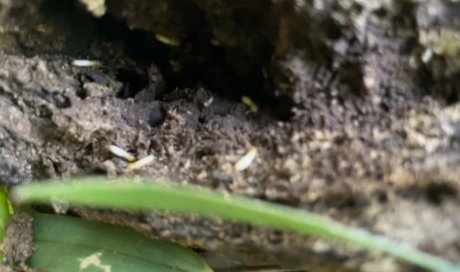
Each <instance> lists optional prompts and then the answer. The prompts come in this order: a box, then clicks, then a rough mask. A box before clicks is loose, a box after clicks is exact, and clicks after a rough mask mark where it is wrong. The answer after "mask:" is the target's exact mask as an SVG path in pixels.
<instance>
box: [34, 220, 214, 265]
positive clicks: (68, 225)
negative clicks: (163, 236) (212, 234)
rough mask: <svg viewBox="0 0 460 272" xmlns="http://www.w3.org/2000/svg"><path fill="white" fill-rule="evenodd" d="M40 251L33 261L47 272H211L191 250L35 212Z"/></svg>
mask: <svg viewBox="0 0 460 272" xmlns="http://www.w3.org/2000/svg"><path fill="white" fill-rule="evenodd" d="M33 217H34V220H33V233H34V241H35V243H36V245H37V250H36V251H35V253H34V254H33V255H32V257H31V258H30V259H29V265H30V266H31V267H32V268H35V269H41V270H45V271H66V272H67V271H102V272H109V271H110V272H117V271H120V272H122V271H136V272H138V271H139V272H142V271H159V272H172V271H175V272H180V271H182V272H195V271H196V272H198V271H199V272H210V271H212V270H211V269H210V268H209V266H208V265H207V264H206V263H205V262H204V260H203V259H202V258H201V257H200V256H198V255H197V254H196V253H195V252H193V251H192V250H190V249H187V248H184V247H181V246H179V245H176V244H174V243H171V242H167V241H160V240H155V239H149V238H147V237H145V236H143V235H141V234H139V233H137V232H135V231H133V230H131V229H129V228H125V227H120V226H114V225H110V224H106V223H100V222H91V221H86V220H82V219H79V218H74V217H69V216H58V215H44V214H35V215H34V216H33Z"/></svg>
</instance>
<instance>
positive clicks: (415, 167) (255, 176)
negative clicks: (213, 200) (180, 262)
mask: <svg viewBox="0 0 460 272" xmlns="http://www.w3.org/2000/svg"><path fill="white" fill-rule="evenodd" d="M106 2H107V8H108V9H107V10H108V11H107V12H108V14H107V15H106V16H105V17H103V18H101V19H95V18H93V17H92V16H91V15H90V14H89V13H85V12H84V10H83V9H82V8H79V7H78V6H77V5H76V4H75V3H74V2H72V1H53V0H41V1H14V3H9V1H6V2H5V4H3V7H4V9H6V10H7V12H6V13H5V14H6V15H4V16H6V17H5V18H4V22H6V23H5V24H4V25H3V26H2V28H1V31H0V48H1V49H2V53H0V180H1V181H2V182H3V183H6V184H9V185H14V184H20V183H24V182H35V181H37V180H40V179H49V178H60V177H73V176H79V175H87V174H106V175H108V176H112V177H113V176H119V175H141V176H147V177H152V178H162V179H164V178H166V179H168V180H171V182H177V183H181V184H195V185H200V186H203V187H207V188H211V189H215V190H222V191H228V192H232V193H236V194H241V195H246V196H250V197H254V198H259V199H264V200H268V201H272V202H276V203H281V204H285V205H289V206H293V207H298V208H300V209H305V210H308V211H313V212H316V213H319V214H323V215H328V216H330V217H332V218H334V219H336V220H338V221H340V222H342V223H344V224H347V225H353V226H358V227H361V228H365V229H368V230H370V231H372V232H374V233H379V234H383V235H385V236H388V237H391V238H394V239H396V240H400V241H404V242H406V243H409V244H412V245H415V246H418V247H419V248H421V249H423V250H426V251H428V252H432V253H434V254H439V255H442V256H444V257H445V258H448V259H451V260H458V259H459V258H460V232H459V231H458V230H459V229H460V205H459V202H460V196H459V194H458V192H459V190H460V181H459V178H458V177H459V174H460V144H459V143H460V141H459V140H460V103H459V102H458V90H457V89H456V88H455V84H454V83H455V76H454V75H455V68H452V67H455V66H453V64H452V65H450V66H449V67H450V70H449V72H448V73H447V72H446V73H443V72H442V71H444V70H443V66H440V65H441V64H443V63H444V64H445V63H447V62H449V61H450V62H453V60H452V59H446V58H444V56H443V55H442V54H441V53H439V52H438V53H436V52H435V55H434V56H433V57H432V59H431V60H430V59H428V60H427V58H426V56H425V54H429V52H428V51H427V50H428V49H429V48H427V47H426V44H423V43H422V42H420V41H419V35H420V33H421V32H420V29H419V28H420V27H422V26H423V27H425V28H428V29H430V28H429V26H426V25H425V21H424V20H422V19H423V18H424V17H423V16H424V15H423V8H424V6H423V5H425V4H426V3H417V2H415V1H359V0H355V1H314V4H311V5H310V4H308V5H307V4H304V5H302V4H301V3H302V1H297V2H298V3H297V4H296V5H294V4H293V3H291V2H289V1H273V3H272V2H271V1H268V0H267V1H262V0H261V1H257V3H255V2H256V1H254V4H251V5H249V4H248V5H245V4H244V3H246V2H247V1H233V2H232V3H227V1H211V0H209V1H203V2H201V3H206V5H205V4H202V5H198V4H194V2H199V1H183V2H184V3H186V4H185V5H190V7H187V9H186V10H188V9H192V10H193V12H184V11H183V8H185V7H184V6H182V4H181V3H182V1H150V3H153V4H149V3H148V2H149V1H140V0H138V1H115V0H114V1H106ZM275 2H276V3H275ZM428 2H429V1H428ZM432 2H439V3H438V4H439V5H441V4H442V3H443V2H442V1H432ZM0 3H1V2H0ZM8 3H9V4H8ZM57 3H59V4H57ZM162 3H163V5H164V3H170V4H171V5H172V7H174V8H169V9H163V11H167V12H168V16H166V15H165V14H162V13H161V9H158V7H156V8H154V7H155V5H161V4H162ZM217 3H218V4H219V5H217ZM440 3H441V4H440ZM213 4H216V5H213ZM213 7H215V9H213ZM260 7H270V9H267V10H270V13H269V14H266V13H264V12H261V11H260V10H262V9H259V8H260ZM137 8H139V9H140V10H142V12H143V13H142V12H140V11H139V10H138V9H137ZM123 9H124V13H122V12H121V10H123ZM149 10H156V11H158V14H157V13H152V14H154V15H152V14H151V13H149ZM255 10H259V12H254V11H255ZM223 11H225V12H223ZM219 12H221V13H219ZM267 12H268V11H267ZM146 14H149V15H151V18H150V17H146V16H147V15H146ZM197 14H198V15H199V16H201V17H198V18H197V17H196V16H198V15H197ZM0 15H1V14H0ZM219 16H220V17H219ZM417 16H418V17H417ZM420 16H422V17H420ZM426 16H428V15H426ZM157 17H159V18H162V21H158V22H156V23H152V21H151V20H153V19H155V18H157ZM235 17H236V18H239V21H241V24H242V26H243V27H241V26H238V24H236V23H235V22H239V21H238V20H233V19H234V18H235ZM10 18H12V19H11V20H10ZM26 18H27V19H26ZM203 18H206V20H204V21H203ZM216 18H221V19H222V22H227V21H228V20H231V21H232V22H233V23H232V24H230V23H228V24H225V23H222V24H217V20H216ZM248 18H254V20H253V21H248V20H247V19H248ZM267 18H268V19H267ZM120 20H125V21H126V22H127V25H124V23H123V21H120ZM422 22H423V24H422ZM81 24H84V25H85V26H86V27H82V26H81ZM203 24H205V25H206V24H209V25H207V26H208V28H202V27H203ZM247 25H250V27H249V26H247ZM36 26H39V27H36ZM159 26H161V27H159ZM185 26H186V27H185ZM198 26H199V27H200V29H206V31H204V32H205V33H202V32H200V33H199V34H197V35H198V36H193V33H195V31H196V27H198ZM269 26H270V27H269ZM157 28H158V29H157ZM261 28H263V29H264V30H265V31H266V32H268V33H264V32H256V31H258V30H260V29H261ZM159 29H160V30H159ZM305 29H311V32H308V33H307V34H305ZM449 29H450V30H451V31H454V30H455V28H453V27H452V26H449ZM452 29H453V30H452ZM232 31H234V32H233V33H232ZM117 32H119V33H117ZM114 33H117V34H114ZM254 33H257V34H254ZM232 34H234V35H233V36H232ZM155 35H156V38H155ZM192 36H193V37H192ZM209 36H212V37H214V38H215V40H214V41H209V40H207V42H206V43H204V42H203V40H204V38H203V37H205V38H206V39H207V38H209ZM165 37H167V42H166V43H167V44H166V45H165V44H162V43H161V41H160V40H163V42H164V41H165V40H164V38H165ZM231 37H234V39H236V40H237V41H235V40H233V39H231ZM244 41H247V43H245V42H244ZM262 41H263V42H262ZM177 43H179V45H178V44H177ZM213 43H214V44H217V45H213ZM243 45H244V46H243ZM201 46H203V47H204V48H210V51H207V50H202V51H200V50H198V49H199V48H201ZM215 46H217V47H218V49H216V48H214V47H215ZM141 48H145V50H147V51H142V50H140V49H141ZM149 50H150V51H149ZM260 51H263V52H260ZM139 52H140V53H139ZM207 52H210V53H209V55H206V54H207ZM222 52H225V53H224V54H222ZM249 52H255V53H253V54H250V53H249ZM267 52H268V53H269V54H268V56H269V57H268V58H267V57H266V55H267ZM426 52H428V53H426ZM432 53H433V52H432ZM161 54H163V55H161ZM190 54H191V56H190ZM193 54H196V56H199V57H196V56H195V55H193ZM248 55H250V56H248ZM451 56H452V55H449V57H451ZM85 57H90V58H94V59H98V60H101V61H102V62H103V66H102V67H91V68H82V67H75V66H72V65H71V60H72V59H74V58H85ZM206 57H208V58H209V59H207V62H203V61H202V59H203V58H206ZM226 57H229V58H226ZM230 57H235V58H230ZM169 58H171V59H169ZM229 59H230V60H229ZM245 59H246V60H247V62H248V66H249V67H246V70H245V69H242V68H241V67H242V66H243V62H242V60H245ZM174 67H175V68H174ZM178 67H179V68H178ZM221 67H223V68H222V69H220V68H221ZM197 69H198V70H197ZM452 69H453V70H452ZM196 70H197V71H199V72H201V71H202V72H203V75H200V73H198V74H194V73H193V72H195V73H196ZM214 70H216V71H218V72H216V73H215V74H213V73H212V72H213V71H214ZM256 70H257V71H256ZM238 71H239V72H238ZM254 71H256V72H254ZM262 71H265V72H262ZM440 71H441V72H440ZM261 74H265V76H266V77H267V78H266V79H264V80H262V81H261V82H262V83H260V82H258V80H256V81H255V82H256V83H254V85H251V86H258V87H259V88H260V90H257V91H253V90H252V89H251V88H245V85H244V82H246V81H245V79H247V78H252V77H256V78H259V79H263V78H265V76H264V75H261ZM175 80H177V81H175ZM190 82H192V83H193V84H190ZM200 82H201V83H203V84H200ZM219 82H220V84H222V85H221V88H219V84H218V83H219ZM228 82H231V83H229V84H228V85H227V83H228ZM176 83H177V86H180V88H175V87H176V86H175V84H176ZM248 84H249V83H248ZM251 84H252V82H251ZM229 86H231V88H229ZM211 87H212V88H211ZM240 88H241V89H240ZM240 90H241V91H240ZM246 90H247V92H248V94H250V95H251V97H252V98H253V99H254V100H255V101H256V102H257V103H258V104H259V110H258V111H257V112H248V107H247V105H244V104H243V103H241V102H240V101H239V97H240V96H241V95H244V94H246ZM210 98H213V102H212V103H211V104H210V105H208V104H207V102H209V101H210ZM235 98H238V99H235ZM108 145H117V146H119V147H122V148H124V149H126V150H128V151H129V152H131V153H133V154H134V155H135V156H136V157H138V158H142V157H144V156H147V155H150V154H152V155H154V156H155V161H154V163H153V164H150V165H147V166H145V167H143V168H142V169H139V170H136V171H135V172H134V173H127V171H126V170H125V169H126V166H127V165H126V162H124V161H122V160H120V159H118V158H115V157H114V156H113V155H111V154H110V153H109V151H108V150H107V146H108ZM250 146H255V147H257V151H258V156H257V158H256V159H255V161H254V162H253V163H252V165H251V166H250V167H249V168H248V169H247V170H245V171H242V172H236V171H235V170H234V164H235V162H236V161H238V160H239V158H241V157H242V156H243V155H244V154H245V153H246V152H247V150H248V148H249V147H250ZM75 212H77V213H78V214H80V215H82V216H84V217H87V218H93V219H97V220H105V221H110V222H114V223H118V224H125V225H130V226H132V227H134V228H136V229H138V230H140V231H143V232H145V233H149V234H151V235H154V236H161V237H164V238H168V239H173V240H176V241H179V242H181V243H183V244H186V245H189V246H192V247H194V248H196V249H199V250H201V251H202V252H203V254H204V255H206V256H207V258H208V260H209V261H210V263H211V264H213V266H214V267H216V268H217V269H218V270H221V271H241V270H244V269H249V268H251V269H253V270H254V269H260V270H263V269H272V268H276V267H287V268H289V267H290V268H297V269H303V270H305V271H339V270H340V271H347V270H349V271H409V269H410V268H409V267H406V266H404V265H403V264H401V263H399V262H396V261H395V260H393V259H390V258H387V257H383V256H380V255H377V254H373V253H365V252H363V251H361V250H358V249H354V248H350V247H347V246H343V245H338V244H333V243H329V242H324V241H322V240H317V239H313V238H311V237H303V236H299V235H295V234H292V233H285V232H279V231H272V230H266V229H261V228H258V227H254V226H246V225H238V224H232V223H229V222H224V221H220V220H210V219H204V218H201V217H197V216H177V215H172V214H164V213H162V214H157V213H152V214H146V215H134V214H128V213H114V212H110V211H98V210H91V209H77V210H75ZM232 269H233V270H232ZM303 270H300V271H303ZM414 271H418V270H416V269H414Z"/></svg>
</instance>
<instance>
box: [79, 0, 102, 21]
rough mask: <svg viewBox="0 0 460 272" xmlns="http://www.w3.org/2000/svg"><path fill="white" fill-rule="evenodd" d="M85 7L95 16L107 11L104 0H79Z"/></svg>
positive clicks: (100, 15)
mask: <svg viewBox="0 0 460 272" xmlns="http://www.w3.org/2000/svg"><path fill="white" fill-rule="evenodd" d="M80 2H81V3H82V4H83V5H85V7H86V9H87V10H88V11H89V12H91V14H93V15H94V16H95V17H102V16H103V15H104V14H105V12H106V11H107V7H106V6H105V0H80Z"/></svg>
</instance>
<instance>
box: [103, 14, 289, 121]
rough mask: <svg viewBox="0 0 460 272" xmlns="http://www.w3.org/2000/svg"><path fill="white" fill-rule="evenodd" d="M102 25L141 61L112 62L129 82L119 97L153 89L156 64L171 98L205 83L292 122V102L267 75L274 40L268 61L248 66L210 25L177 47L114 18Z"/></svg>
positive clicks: (107, 36) (266, 52)
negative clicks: (217, 40)
mask: <svg viewBox="0 0 460 272" xmlns="http://www.w3.org/2000/svg"><path fill="white" fill-rule="evenodd" d="M98 27H99V30H98V31H99V32H100V36H101V37H103V38H102V39H103V40H104V41H106V42H109V43H112V44H118V45H120V44H121V45H122V50H123V53H124V54H125V55H126V56H128V57H129V58H130V59H131V60H133V61H134V62H135V65H134V67H125V66H124V67H119V66H120V65H119V64H112V65H113V66H115V74H116V78H117V79H118V80H119V81H121V82H122V83H124V86H123V88H122V90H121V91H120V92H119V93H118V94H117V96H118V97H119V98H133V97H135V96H136V94H137V93H139V92H140V91H141V90H143V89H146V88H148V86H149V84H150V83H151V82H150V81H151V79H150V78H149V76H148V69H149V67H150V66H151V65H152V64H154V65H156V66H157V67H158V68H159V69H160V72H161V75H162V77H163V79H164V81H165V94H167V93H168V92H171V91H173V90H175V89H177V88H195V87H196V86H199V85H200V84H202V85H203V86H205V87H206V88H208V89H210V90H211V91H213V92H215V93H216V94H217V95H219V96H222V97H226V98H230V99H233V100H235V101H238V102H239V101H241V97H242V96H244V95H245V96H249V97H251V98H252V99H253V100H254V101H255V102H256V103H257V104H259V105H260V107H261V108H266V109H268V111H264V112H270V113H271V114H272V116H273V117H275V118H276V119H278V120H282V121H288V120H289V119H290V118H291V116H292V114H291V108H292V106H293V102H292V100H291V99H290V98H289V97H287V96H286V97H276V96H275V95H274V94H273V91H272V90H270V88H268V87H267V86H269V85H268V84H267V82H266V77H265V76H264V73H263V71H264V70H266V68H267V67H268V65H269V63H270V61H271V58H272V54H273V47H272V45H271V44H270V43H269V42H268V41H267V42H266V43H265V45H263V46H262V48H260V50H261V54H260V55H261V56H262V57H261V58H260V60H258V62H257V63H258V64H257V65H252V67H244V66H245V63H236V64H235V63H234V60H233V59H232V54H231V53H230V52H229V51H228V50H226V49H225V48H223V47H221V46H215V45H213V44H211V40H212V34H211V31H210V30H209V29H207V28H206V25H203V27H201V28H200V29H199V31H196V32H195V33H191V34H190V35H189V36H188V37H186V38H185V39H184V40H183V41H182V43H181V45H180V46H177V47H175V46H169V45H166V44H163V43H161V42H160V41H158V40H157V39H156V38H155V36H154V34H153V33H150V32H147V31H142V30H136V29H134V30H133V29H129V28H128V27H127V26H126V24H125V23H124V22H122V21H121V20H118V19H117V18H115V17H113V16H111V15H105V16H104V17H102V18H101V19H99V20H98ZM110 61H113V60H109V61H108V62H110ZM117 66H118V67H117ZM157 99H161V97H157Z"/></svg>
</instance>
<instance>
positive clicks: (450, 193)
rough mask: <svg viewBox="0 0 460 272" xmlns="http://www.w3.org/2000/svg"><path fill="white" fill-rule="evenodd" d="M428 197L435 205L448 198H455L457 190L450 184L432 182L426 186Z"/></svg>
mask: <svg viewBox="0 0 460 272" xmlns="http://www.w3.org/2000/svg"><path fill="white" fill-rule="evenodd" d="M424 191H425V195H426V198H427V199H428V201H430V202H431V203H433V204H435V205H439V204H441V203H442V202H443V201H444V200H445V199H446V198H455V197H456V196H457V190H456V189H455V188H454V187H452V186H451V185H449V184H438V183H431V184H429V185H428V186H426V188H424Z"/></svg>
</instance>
